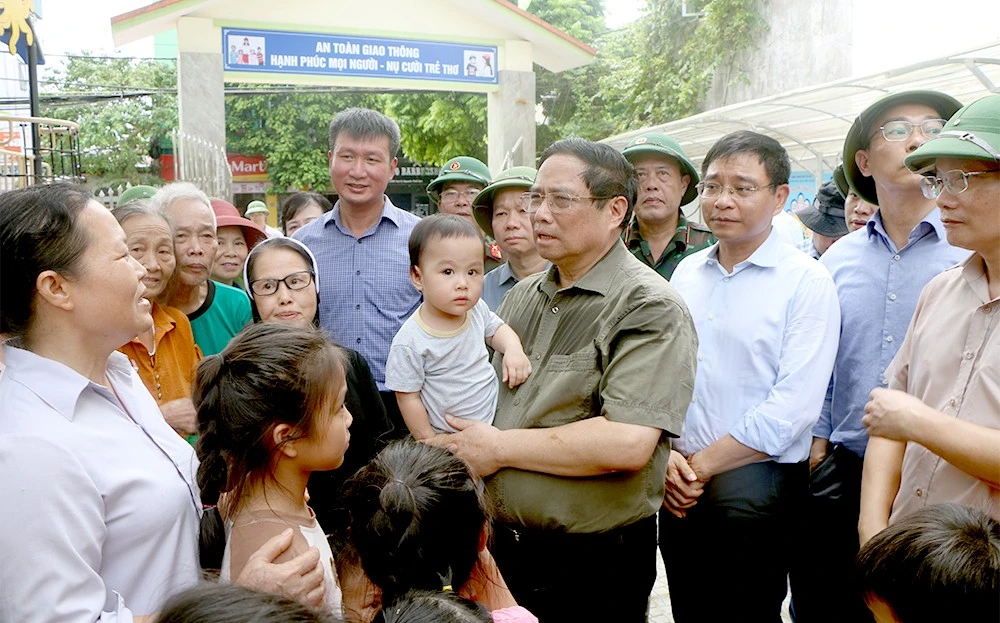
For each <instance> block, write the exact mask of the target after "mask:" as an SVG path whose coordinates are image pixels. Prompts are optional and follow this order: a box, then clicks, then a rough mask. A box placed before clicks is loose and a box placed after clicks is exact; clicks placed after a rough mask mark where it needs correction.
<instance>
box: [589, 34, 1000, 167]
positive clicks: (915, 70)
mask: <svg viewBox="0 0 1000 623" xmlns="http://www.w3.org/2000/svg"><path fill="white" fill-rule="evenodd" d="M913 89H933V90H936V91H942V92H944V93H947V94H949V95H951V96H953V97H955V98H956V99H958V100H959V101H960V102H962V103H963V104H968V103H971V102H973V101H974V100H976V99H978V98H980V97H983V96H986V95H989V94H990V93H1000V41H996V42H994V43H992V44H990V45H988V46H985V47H981V48H977V49H974V50H970V51H968V52H963V53H960V54H954V55H951V56H946V57H943V58H937V59H934V60H930V61H925V62H922V63H917V64H915V65H910V66H907V67H902V68H899V69H894V70H890V71H885V72H881V73H877V74H873V75H870V76H864V77H852V78H845V79H841V80H835V81H833V82H829V83H826V84H821V85H817V86H811V87H805V88H802V89H796V90H794V91H788V92H786V93H782V94H780V95H774V96H771V97H765V98H761V99H758V100H753V101H749V102H741V103H739V104H733V105H731V106H725V107H723V108H716V109H714V110H709V111H707V112H704V113H701V114H698V115H694V116H692V117H687V118H684V119H678V120H676V121H671V122H669V123H664V124H662V125H656V126H649V127H646V128H643V129H641V130H636V131H633V132H627V133H625V134H619V135H617V136H612V137H610V138H607V139H604V141H603V142H605V143H608V144H610V145H612V146H613V147H615V148H616V149H622V148H624V147H625V145H627V144H628V142H629V141H631V140H632V139H633V138H635V137H636V136H638V135H640V134H643V133H645V132H653V131H655V132H664V133H666V134H669V135H670V136H672V137H673V138H675V139H677V141H678V142H680V144H681V146H682V147H683V148H684V151H685V152H686V153H687V155H688V157H689V158H690V159H691V160H692V161H693V162H694V163H695V165H696V166H700V165H701V161H702V160H703V159H704V157H705V154H706V153H707V152H708V149H709V148H710V147H711V146H712V144H713V143H715V141H716V140H718V139H719V138H721V137H723V136H724V135H726V134H729V133H730V132H735V131H737V130H753V131H755V132H760V133H761V134H767V135H769V136H772V137H774V138H775V139H777V140H778V141H779V142H780V143H781V144H782V145H783V146H784V147H785V149H787V150H788V154H789V156H790V157H791V160H792V169H793V170H802V171H808V172H811V173H813V174H814V175H815V176H816V179H817V180H821V179H823V174H824V173H828V172H831V171H833V169H834V168H835V167H836V166H837V165H838V164H839V163H840V154H841V150H842V147H843V143H844V138H845V137H846V136H847V131H848V129H850V127H851V124H852V123H853V122H854V119H855V118H856V117H857V116H858V114H859V113H860V112H861V111H862V110H864V109H865V108H867V107H868V106H869V105H870V104H871V103H873V102H874V101H876V100H878V99H880V98H881V97H883V96H885V95H888V94H890V93H897V92H899V91H909V90H913Z"/></svg>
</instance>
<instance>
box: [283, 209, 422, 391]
mask: <svg viewBox="0 0 1000 623" xmlns="http://www.w3.org/2000/svg"><path fill="white" fill-rule="evenodd" d="M419 221H420V218H419V217H417V216H414V215H413V214H410V213H409V212H406V211H405V210H400V209H399V208H397V207H396V206H394V205H392V202H391V201H389V198H388V197H386V198H385V203H384V205H383V206H382V216H381V217H380V218H379V220H378V222H377V223H375V225H373V226H372V227H371V229H369V230H368V231H366V232H365V233H364V234H362V235H361V236H359V237H357V238H355V237H354V234H352V233H351V230H350V229H349V228H348V227H347V226H346V225H344V224H343V222H342V221H341V219H340V202H339V201H338V202H337V203H336V205H334V206H333V210H332V211H330V212H328V213H327V214H324V215H323V216H322V217H320V218H318V219H316V220H315V221H313V222H312V223H309V224H308V225H306V226H305V227H303V228H302V229H300V230H298V231H297V232H295V234H294V235H293V236H292V237H293V238H295V239H296V240H299V241H300V242H302V243H303V244H305V245H306V246H307V247H309V250H310V251H312V252H313V255H315V256H316V264H317V266H318V267H319V272H320V275H319V288H320V290H319V295H320V296H319V322H320V325H322V327H323V328H324V329H326V330H327V331H328V332H329V333H330V334H331V335H332V336H333V339H334V340H336V341H337V342H338V343H339V344H343V345H344V346H346V347H348V348H353V349H354V350H356V351H358V352H359V353H361V354H362V355H363V356H364V358H365V359H366V360H367V361H368V365H369V366H370V367H371V369H372V376H374V377H375V384H376V385H378V389H379V391H386V387H385V362H386V360H387V359H388V358H389V347H390V346H391V345H392V338H393V336H395V335H396V331H399V327H401V326H402V325H403V322H404V321H405V320H406V319H407V318H409V317H410V316H411V315H412V314H413V312H415V311H416V310H417V306H419V305H420V301H421V296H420V292H418V291H417V289H416V288H414V287H413V283H412V282H411V281H410V252H409V248H408V242H409V239H410V232H412V231H413V228H414V227H415V226H416V224H417V223H418V222H419Z"/></svg>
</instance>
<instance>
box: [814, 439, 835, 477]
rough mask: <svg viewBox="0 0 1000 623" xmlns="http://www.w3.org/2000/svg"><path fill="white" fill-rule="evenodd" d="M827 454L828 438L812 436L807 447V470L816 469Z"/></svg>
mask: <svg viewBox="0 0 1000 623" xmlns="http://www.w3.org/2000/svg"><path fill="white" fill-rule="evenodd" d="M828 454H830V440H828V439H823V438H822V437H813V440H812V446H811V447H810V448H809V471H810V472H811V471H813V470H814V469H816V466H817V465H819V464H820V463H822V462H823V459H825V458H826V455H828Z"/></svg>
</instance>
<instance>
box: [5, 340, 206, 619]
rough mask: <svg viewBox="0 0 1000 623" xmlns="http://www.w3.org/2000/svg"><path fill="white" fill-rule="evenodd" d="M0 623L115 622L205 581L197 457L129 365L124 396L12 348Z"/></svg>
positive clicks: (119, 357)
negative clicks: (202, 575) (200, 556)
mask: <svg viewBox="0 0 1000 623" xmlns="http://www.w3.org/2000/svg"><path fill="white" fill-rule="evenodd" d="M3 356H4V359H5V360H6V363H7V369H6V371H5V372H4V376H3V379H2V380H0V500H2V502H0V504H2V511H0V552H2V559H0V620H2V621H4V622H6V621H31V622H32V623H65V622H72V623H91V622H94V621H101V623H113V622H124V621H131V620H132V615H145V614H153V613H156V612H159V611H160V609H161V608H162V606H163V603H164V601H166V599H167V598H169V597H171V596H172V595H174V594H175V593H177V592H180V591H182V590H184V589H185V588H188V587H191V586H193V585H194V584H196V583H197V582H198V579H199V577H200V568H199V564H198V528H199V523H200V521H199V518H200V515H201V512H202V510H201V501H200V499H199V493H198V487H197V485H196V483H195V472H196V471H197V467H198V461H197V459H196V458H195V456H194V451H193V450H192V448H191V446H190V445H189V444H188V443H187V442H186V441H184V439H182V438H181V437H180V436H179V435H177V433H175V432H174V431H173V430H172V429H171V428H170V426H168V425H167V423H166V422H165V421H164V420H163V416H162V415H161V414H160V410H159V408H158V407H157V406H156V401H154V400H153V397H152V396H150V395H149V392H148V391H147V390H146V388H145V386H144V385H143V384H142V380H141V379H140V378H139V376H138V374H136V372H135V371H134V370H133V369H132V367H131V365H130V364H129V361H128V358H127V357H126V356H125V355H123V354H121V353H112V355H111V357H110V358H109V360H108V366H107V378H108V380H109V381H110V382H111V386H112V387H113V388H114V392H112V391H109V390H108V389H107V388H105V387H103V386H101V385H97V384H96V383H93V382H91V381H90V380H88V379H87V378H85V377H83V376H81V375H80V374H78V373H77V372H75V371H74V370H72V369H70V368H69V367H67V366H65V365H63V364H62V363H59V362H56V361H53V360H51V359H46V358H44V357H40V356H38V355H36V354H34V353H32V352H29V351H26V350H21V349H19V348H13V347H11V346H10V345H9V344H8V345H5V346H4V347H3Z"/></svg>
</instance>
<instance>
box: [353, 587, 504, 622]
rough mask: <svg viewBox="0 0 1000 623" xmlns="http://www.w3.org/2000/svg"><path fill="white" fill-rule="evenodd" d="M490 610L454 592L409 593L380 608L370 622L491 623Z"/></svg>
mask: <svg viewBox="0 0 1000 623" xmlns="http://www.w3.org/2000/svg"><path fill="white" fill-rule="evenodd" d="M492 620H493V619H492V618H490V611H489V610H487V609H486V608H484V607H483V606H482V605H480V604H477V603H476V602H474V601H470V600H468V599H463V598H461V597H459V596H458V595H456V594H455V593H453V592H451V593H445V592H441V591H436V592H435V591H409V592H407V593H405V594H403V595H401V596H400V597H399V598H398V599H396V600H395V601H393V602H392V603H390V604H386V605H384V606H383V607H382V610H380V611H379V613H378V614H377V615H376V616H375V620H374V621H373V622H372V623H490V621H492Z"/></svg>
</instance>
